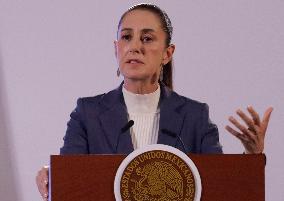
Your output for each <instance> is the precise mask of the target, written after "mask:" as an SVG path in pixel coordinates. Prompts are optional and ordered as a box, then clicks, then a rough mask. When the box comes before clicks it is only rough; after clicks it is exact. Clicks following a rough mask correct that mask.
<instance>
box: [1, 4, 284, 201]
mask: <svg viewBox="0 0 284 201" xmlns="http://www.w3.org/2000/svg"><path fill="white" fill-rule="evenodd" d="M153 2H154V3H157V4H158V5H160V6H161V7H162V8H163V9H165V10H166V11H167V12H168V14H169V16H170V17H171V19H172V23H173V25H174V41H173V42H174V43H175V44H176V52H175V56H174V60H175V76H174V81H175V89H176V91H177V92H179V93H181V94H183V95H185V96H188V97H191V98H193V99H197V100H200V101H203V102H207V103H208V104H209V105H210V110H211V111H210V112H211V118H212V119H213V120H214V122H215V123H217V125H218V126H219V130H220V138H221V141H222V144H223V146H224V151H225V153H242V151H243V148H242V146H241V144H240V143H239V142H238V140H236V139H235V138H233V137H232V136H231V135H229V134H228V133H227V132H226V131H225V129H224V126H225V125H226V124H227V122H228V121H227V118H228V116H229V115H231V114H233V113H234V111H235V110H236V109H237V108H243V109H245V108H246V106H247V105H249V104H252V105H253V106H255V107H256V109H257V110H258V111H259V112H260V114H261V115H262V114H263V112H264V110H265V109H266V108H267V107H268V106H270V105H272V106H274V112H273V115H272V118H271V122H270V125H269V129H268V131H267V138H266V148H265V153H266V155H267V166H266V200H267V201H280V200H283V197H284V193H283V186H284V175H283V168H284V160H283V153H282V152H283V151H284V148H283V141H284V133H283V130H284V109H283V100H284V93H283V92H284V90H283V84H284V69H283V68H284V27H283V26H284V12H283V11H284V1H282V0H271V1H265V0H235V1H233V0H229V1H228V0H214V1H212V0H203V1H196V0H195V1H193V0H190V1H185V0H184V1H171V0H168V1H153ZM134 3H138V1H110V0H105V1H93V0H85V1H75V0H60V1H51V0H49V1H43V0H25V1H23V0H0V200H1V201H18V200H19V201H31V200H40V199H41V198H40V196H39V194H38V192H37V189H36V186H35V176H36V173H37V171H38V170H39V169H40V168H41V166H42V165H44V164H48V163H49V155H50V154H57V153H58V152H59V148H60V147H61V145H62V142H63V141H62V137H63V136H64V133H65V129H66V122H67V121H68V119H69V114H70V112H71V111H72V110H73V108H74V107H75V103H76V99H77V98H78V97H82V96H92V95H96V94H99V93H103V92H105V91H108V90H111V89H113V88H115V87H116V86H118V84H119V83H120V81H121V78H117V77H116V69H117V64H116V60H115V57H114V48H113V40H114V39H115V35H116V26H117V23H118V20H119V17H120V15H121V14H122V13H123V12H124V11H125V10H126V9H127V8H128V7H129V6H131V5H133V4H134Z"/></svg>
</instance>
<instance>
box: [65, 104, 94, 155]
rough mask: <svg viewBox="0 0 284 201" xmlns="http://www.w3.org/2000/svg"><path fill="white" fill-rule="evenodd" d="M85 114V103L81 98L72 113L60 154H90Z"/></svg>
mask: <svg viewBox="0 0 284 201" xmlns="http://www.w3.org/2000/svg"><path fill="white" fill-rule="evenodd" d="M84 115H85V112H84V103H83V100H82V99H81V98H79V99H78V100H77V106H76V108H75V110H73V111H72V113H71V114H70V120H69V122H68V123H67V130H66V134H65V136H64V138H63V140H64V144H63V147H62V148H61V149H60V154H62V155H65V154H88V152H89V151H88V137H87V130H86V126H85V123H86V122H85V118H84Z"/></svg>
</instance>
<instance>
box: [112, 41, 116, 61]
mask: <svg viewBox="0 0 284 201" xmlns="http://www.w3.org/2000/svg"><path fill="white" fill-rule="evenodd" d="M113 45H114V54H115V58H117V40H115V41H113Z"/></svg>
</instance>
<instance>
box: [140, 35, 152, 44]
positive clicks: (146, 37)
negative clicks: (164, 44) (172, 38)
mask: <svg viewBox="0 0 284 201" xmlns="http://www.w3.org/2000/svg"><path fill="white" fill-rule="evenodd" d="M152 40H153V39H152V38H151V37H149V36H145V37H143V38H142V41H143V42H146V43H147V42H151V41H152Z"/></svg>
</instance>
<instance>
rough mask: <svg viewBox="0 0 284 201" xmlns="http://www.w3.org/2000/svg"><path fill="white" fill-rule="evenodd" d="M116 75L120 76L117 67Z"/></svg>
mask: <svg viewBox="0 0 284 201" xmlns="http://www.w3.org/2000/svg"><path fill="white" fill-rule="evenodd" d="M116 75H117V77H119V76H120V70H119V68H117V71H116Z"/></svg>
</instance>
